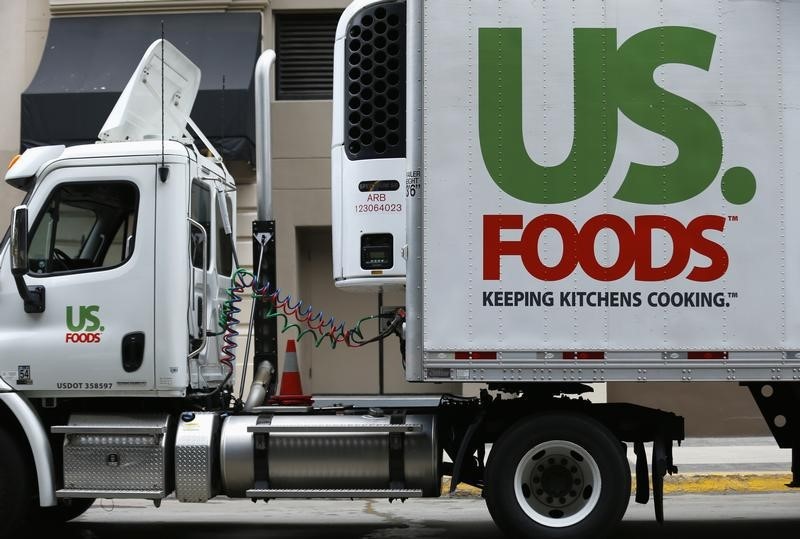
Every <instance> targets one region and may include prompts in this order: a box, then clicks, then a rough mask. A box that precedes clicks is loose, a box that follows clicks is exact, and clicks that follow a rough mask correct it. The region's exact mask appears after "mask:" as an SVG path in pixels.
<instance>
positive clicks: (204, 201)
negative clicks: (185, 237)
mask: <svg viewBox="0 0 800 539" xmlns="http://www.w3.org/2000/svg"><path fill="white" fill-rule="evenodd" d="M191 204H192V207H191V209H190V213H189V214H190V215H191V217H192V219H193V220H195V221H197V222H198V223H200V226H202V227H203V229H204V230H205V231H206V267H205V268H203V250H202V248H201V245H202V244H203V235H202V234H201V233H200V231H199V230H197V229H196V228H194V227H192V228H191V229H190V230H191V238H190V239H191V242H192V243H191V246H190V250H191V255H192V266H194V267H195V268H200V269H208V267H209V265H210V264H211V232H210V231H211V191H209V190H208V189H206V188H205V187H204V186H203V185H201V184H200V183H198V182H194V183H192V201H191Z"/></svg>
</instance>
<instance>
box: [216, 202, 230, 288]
mask: <svg viewBox="0 0 800 539" xmlns="http://www.w3.org/2000/svg"><path fill="white" fill-rule="evenodd" d="M217 201H219V198H217ZM225 204H226V206H227V209H228V219H233V206H232V204H231V199H230V198H229V197H227V196H226V197H225ZM217 273H219V274H220V275H224V276H226V277H229V276H230V275H231V273H233V245H231V240H230V238H228V235H227V234H225V225H224V224H223V221H222V212H221V211H220V208H219V204H217Z"/></svg>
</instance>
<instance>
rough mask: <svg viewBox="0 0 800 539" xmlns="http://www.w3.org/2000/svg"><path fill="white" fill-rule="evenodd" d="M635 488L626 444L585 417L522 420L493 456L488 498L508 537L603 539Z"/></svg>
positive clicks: (567, 415)
mask: <svg viewBox="0 0 800 539" xmlns="http://www.w3.org/2000/svg"><path fill="white" fill-rule="evenodd" d="M534 449H535V451H534ZM586 457H588V458H586ZM592 462H593V463H594V464H592ZM518 472H519V475H517V474H518ZM515 485H516V486H515ZM575 485H577V486H575ZM598 485H599V493H598V492H597V490H598V488H597V486H598ZM630 493H631V473H630V466H629V465H628V460H627V458H626V456H625V453H624V446H623V445H622V444H621V443H620V441H619V440H618V439H617V438H616V437H615V436H614V435H613V434H612V433H611V432H610V431H609V430H608V429H607V428H606V427H605V426H603V425H602V424H600V423H599V422H597V421H595V420H594V419H591V418H589V417H587V416H584V415H581V414H574V413H565V412H563V413H562V412H559V413H548V414H542V415H538V416H534V417H530V418H526V419H523V420H521V421H519V422H518V423H517V424H515V425H514V426H512V427H511V428H510V429H509V430H508V431H507V432H506V433H504V434H503V436H502V437H501V438H500V439H499V440H498V441H497V443H495V444H494V446H493V448H492V450H491V453H490V454H489V462H488V463H487V468H486V486H485V487H484V497H485V498H486V505H487V507H488V508H489V512H490V513H491V515H492V518H493V519H494V521H495V523H496V524H497V525H498V526H499V527H500V529H502V530H503V531H504V532H505V533H506V535H508V536H509V537H513V538H520V537H529V538H536V539H585V538H591V539H601V538H602V537H605V536H606V535H607V534H608V533H610V532H611V531H612V530H613V529H614V527H615V526H616V525H617V524H618V523H619V521H620V520H622V517H623V516H624V514H625V511H626V509H627V508H628V502H629V500H630ZM523 504H524V505H523Z"/></svg>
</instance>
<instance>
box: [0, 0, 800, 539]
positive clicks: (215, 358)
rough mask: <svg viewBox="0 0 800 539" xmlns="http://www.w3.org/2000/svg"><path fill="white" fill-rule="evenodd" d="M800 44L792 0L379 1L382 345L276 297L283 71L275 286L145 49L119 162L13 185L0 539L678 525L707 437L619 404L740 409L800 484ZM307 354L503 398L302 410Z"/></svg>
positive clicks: (360, 143)
mask: <svg viewBox="0 0 800 539" xmlns="http://www.w3.org/2000/svg"><path fill="white" fill-rule="evenodd" d="M798 23H800V4H798V3H797V2H789V1H777V2H769V3H766V2H757V1H752V2H748V1H744V2H743V1H733V0H720V1H719V2H713V3H712V2H703V3H700V2H691V3H687V2H681V1H678V0H666V1H663V0H662V1H656V0H644V1H643V0H637V1H626V0H607V1H604V2H593V1H592V2H589V1H585V2H584V1H578V2H558V1H555V0H537V1H534V2H531V1H529V0H486V1H481V2H471V1H469V0H446V1H445V0H356V1H355V2H353V3H352V4H351V5H350V6H349V7H348V8H347V9H346V10H345V11H344V13H343V15H342V17H341V20H340V23H339V26H338V29H337V32H336V40H335V45H334V97H333V123H332V125H333V132H332V140H331V166H332V170H331V177H332V185H331V194H332V198H331V203H332V210H333V211H332V214H333V226H332V246H333V253H334V260H333V268H332V273H333V279H334V281H335V282H336V284H337V286H339V287H340V288H341V289H343V290H351V291H368V292H375V291H381V290H388V289H393V288H399V289H404V290H405V305H403V306H402V307H401V308H392V309H386V310H385V311H384V312H377V313H365V314H366V315H367V317H368V318H372V319H378V320H379V321H380V322H381V324H380V330H379V331H378V332H377V333H376V334H375V335H369V334H365V333H366V331H365V330H363V329H362V328H361V324H360V323H356V324H348V323H346V322H340V321H336V320H334V319H333V318H328V317H326V316H323V315H322V314H321V312H319V311H315V310H313V309H312V308H311V307H305V306H304V304H303V303H302V302H301V301H300V300H299V299H296V298H295V299H293V298H292V297H291V296H289V295H288V293H287V292H286V291H283V292H282V291H281V290H280V289H279V287H278V281H276V275H275V242H276V241H279V238H276V236H275V223H274V221H273V216H272V202H271V200H272V199H271V187H270V181H271V180H270V176H271V173H270V142H269V137H270V131H271V126H270V121H269V107H270V101H271V97H270V81H269V73H270V68H271V65H272V63H273V62H274V60H275V55H274V53H273V52H272V51H267V52H265V53H264V54H263V55H262V57H261V58H260V59H259V61H258V64H257V66H256V72H255V85H256V116H257V118H256V126H257V163H256V166H257V173H258V185H259V188H258V219H257V220H256V221H254V222H253V224H252V231H248V232H247V234H248V235H250V233H251V232H252V243H253V260H254V267H253V270H252V271H249V270H246V269H243V268H241V267H240V265H239V256H238V253H237V251H236V242H235V241H234V240H235V238H236V236H237V230H236V222H237V221H236V219H235V208H236V182H235V181H234V179H233V178H232V176H231V175H230V174H229V173H228V171H227V169H226V167H225V164H224V162H223V160H222V158H221V157H220V155H219V153H217V152H216V150H215V149H214V148H213V145H212V144H211V143H210V142H209V141H208V140H207V138H206V137H205V136H204V135H203V134H202V131H201V130H200V129H199V127H198V126H196V125H195V124H194V123H193V122H192V120H191V118H190V111H191V109H192V104H193V101H194V97H195V95H196V93H197V88H198V86H199V80H200V72H199V70H198V68H197V67H196V66H195V65H194V64H193V63H192V62H191V61H190V60H189V59H188V58H186V57H185V56H184V55H183V54H182V53H181V52H180V51H179V50H178V49H177V48H176V47H174V46H173V45H171V44H170V43H169V42H168V41H166V40H163V39H162V40H159V41H157V42H155V43H153V45H151V47H150V48H149V49H148V50H147V51H146V52H145V54H144V56H143V58H142V60H141V62H140V64H139V66H138V67H137V68H136V71H135V72H134V74H133V76H132V78H131V80H130V82H129V83H128V85H127V86H126V88H125V90H124V91H123V93H122V95H121V96H120V99H119V101H118V102H117V104H116V106H115V107H114V109H113V110H112V112H111V114H110V115H109V117H108V119H107V121H106V123H105V125H104V126H103V127H102V129H101V131H100V133H99V134H98V142H97V143H96V144H92V145H81V146H73V147H69V148H65V147H64V146H47V147H39V148H33V149H29V150H27V151H26V152H25V153H23V154H22V155H21V156H20V157H18V158H17V159H15V161H14V162H12V165H11V166H10V168H9V170H8V172H7V173H6V176H5V180H6V182H8V183H9V184H11V185H13V186H14V187H17V188H19V189H21V190H23V191H24V192H25V199H24V201H23V203H22V204H21V205H19V206H18V207H16V208H15V209H14V212H13V216H12V222H11V226H10V227H9V231H8V233H7V234H6V238H5V239H4V241H3V244H2V247H1V248H0V453H2V455H3V459H0V535H5V534H7V533H10V532H11V531H12V530H16V529H19V528H21V527H24V526H26V525H27V524H28V523H29V522H32V521H35V522H61V521H66V520H69V519H72V518H75V517H76V516H78V515H80V514H81V513H82V512H83V511H85V510H86V509H87V508H88V507H89V506H90V505H91V503H92V502H93V500H95V499H98V498H100V499H131V498H134V499H146V500H152V501H153V502H154V503H155V504H156V506H158V505H159V504H160V503H161V501H162V500H164V499H165V498H167V497H168V496H174V497H175V498H176V499H177V500H179V501H180V502H183V503H203V502H206V501H208V500H210V499H212V498H214V497H215V496H227V497H230V498H245V499H252V500H254V501H258V500H265V501H269V500H280V499H287V498H294V499H308V498H347V499H356V498H384V499H389V500H393V499H399V500H406V499H409V498H418V497H433V498H435V497H439V496H441V495H442V484H443V478H444V477H445V476H449V477H451V480H450V492H451V493H452V492H453V491H454V490H455V488H456V486H457V485H459V484H461V483H466V484H469V485H473V486H475V487H478V488H479V489H481V490H482V493H483V497H484V498H485V500H486V504H487V507H488V509H489V512H490V513H491V516H492V518H493V519H494V520H495V522H496V523H497V525H498V526H499V527H500V528H501V529H502V530H504V531H505V532H506V533H507V534H508V535H509V536H510V537H534V538H559V539H567V538H581V537H602V536H604V535H607V534H608V533H610V532H611V531H612V530H613V529H614V527H615V526H616V525H617V523H618V522H619V521H620V520H621V518H622V517H623V515H624V514H625V511H626V509H627V507H628V504H629V501H630V499H631V497H633V499H634V500H635V501H636V502H638V503H650V502H652V504H653V507H654V513H655V518H656V519H657V520H658V521H659V522H662V521H663V519H664V509H663V485H664V477H665V476H666V475H667V474H672V473H676V472H677V471H678V470H677V467H676V464H677V463H676V462H674V459H673V453H672V448H673V444H674V443H675V442H680V441H681V440H683V438H684V422H683V418H682V417H680V416H677V415H675V414H674V413H672V412H670V411H664V410H655V409H651V408H646V407H642V406H638V405H635V404H631V403H593V402H591V401H590V400H588V399H586V398H584V395H585V394H586V393H587V392H588V391H589V390H590V389H591V388H590V384H594V383H606V382H615V381H629V382H638V383H641V384H647V383H648V382H652V381H659V382H664V381H668V382H673V383H675V384H676V385H677V384H689V383H691V384H698V383H703V382H710V381H716V382H727V383H730V384H741V385H743V386H745V387H746V388H747V389H748V390H749V391H750V393H751V394H752V395H753V397H754V398H755V400H756V403H757V404H758V406H759V408H760V410H761V411H762V413H763V415H764V418H765V420H766V421H767V424H768V425H769V428H770V429H771V431H772V433H773V434H774V437H775V440H776V442H777V443H778V445H780V447H784V448H792V457H793V459H792V472H793V474H794V475H793V477H794V481H793V483H792V484H791V485H789V486H792V487H797V486H800V415H799V414H800V408H799V407H798V403H799V402H800V293H799V292H798V290H800V288H798V282H797V281H795V280H794V278H795V276H796V275H797V274H798V270H799V269H800V268H798V265H800V250H798V247H797V245H798V244H796V243H795V241H794V240H795V239H800V238H796V237H795V234H798V232H799V231H798V230H795V228H797V227H796V226H795V225H793V224H792V223H795V221H794V219H793V218H791V211H792V210H791V208H792V206H791V200H794V199H795V198H796V197H795V195H794V191H795V190H797V189H798V188H799V187H798V186H797V182H793V181H791V178H793V177H795V178H796V176H797V174H798V172H800V168H799V167H800V161H798V158H797V155H796V154H795V153H794V152H793V151H792V148H793V147H794V146H795V145H796V144H795V143H796V142H797V134H798V133H800V113H799V112H798V111H800V108H799V107H798V103H797V95H798V94H797V88H798V82H800V81H798V80H797V77H798V74H799V73H800V57H799V56H798V51H800V43H798V40H800V34H798V33H797V32H795V31H794V30H795V29H796V28H797V27H798ZM278 277H279V276H278ZM248 302H252V303H253V309H252V311H251V313H252V314H250V319H249V321H250V330H249V331H248V332H247V336H246V337H245V336H244V335H242V336H241V338H240V340H246V344H245V345H244V346H241V344H242V343H240V342H239V341H237V335H238V331H237V327H238V328H239V329H242V326H239V325H238V324H239V323H240V322H241V323H244V322H245V319H244V314H243V313H245V312H246V309H244V310H243V308H244V306H245V304H247V303H248ZM283 331H293V332H295V333H294V334H293V335H292V336H293V337H295V338H300V337H305V338H310V339H314V340H315V341H316V343H317V344H320V345H323V346H331V347H335V346H339V347H361V346H369V345H370V344H371V343H373V342H376V341H388V342H391V341H395V342H396V344H397V345H398V346H399V347H400V350H401V353H402V358H403V363H404V367H405V377H406V380H407V381H409V382H420V383H422V382H434V383H435V382H456V383H478V384H482V386H481V387H482V389H481V390H480V394H479V396H477V397H464V396H460V395H452V394H420V395H377V394H371V395H359V394H353V395H311V396H308V397H306V396H297V395H290V396H287V395H278V394H276V387H275V386H276V379H277V374H278V372H279V365H278V359H277V358H278V355H277V338H278V334H279V333H280V332H283ZM237 346H238V348H237ZM251 347H252V349H253V350H254V354H253V363H252V367H251V366H250V365H249V364H248V363H247V359H248V357H249V354H248V350H249V349H251ZM242 348H244V349H245V351H244V353H243V354H242ZM237 368H238V369H239V371H240V373H247V372H251V371H252V374H253V376H252V385H251V386H250V389H249V391H248V392H247V393H245V391H244V389H243V388H244V384H243V383H242V382H240V384H239V386H240V387H239V389H238V390H237V388H236V384H234V379H235V372H236V369H237ZM743 391H744V390H743ZM650 443H652V450H651V451H650V452H648V451H646V447H647V448H649V447H650V446H649V445H645V444H650ZM628 446H631V447H632V448H633V453H634V455H635V461H634V463H633V466H632V467H631V466H630V465H629V462H628V459H627V457H626V449H627V447H628ZM487 448H490V449H488V450H487ZM445 455H446V456H447V457H448V458H444V457H445ZM631 468H633V469H631Z"/></svg>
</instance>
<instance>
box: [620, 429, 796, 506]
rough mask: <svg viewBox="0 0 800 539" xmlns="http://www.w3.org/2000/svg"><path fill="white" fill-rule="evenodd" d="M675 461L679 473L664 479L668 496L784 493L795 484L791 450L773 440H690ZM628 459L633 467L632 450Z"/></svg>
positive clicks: (764, 438) (677, 450) (674, 450)
mask: <svg viewBox="0 0 800 539" xmlns="http://www.w3.org/2000/svg"><path fill="white" fill-rule="evenodd" d="M646 445H647V453H648V456H649V455H650V452H651V447H650V445H649V444H646ZM673 458H674V461H675V465H676V466H677V467H678V472H679V473H678V474H677V475H674V476H667V478H666V479H665V480H664V492H665V493H667V494H690V493H691V494H709V493H734V492H736V493H744V492H781V491H788V490H789V489H788V488H787V487H786V484H787V483H790V482H791V481H792V474H791V470H792V450H791V449H780V448H779V447H778V445H777V444H776V443H775V440H773V439H772V438H771V437H752V438H689V439H687V440H684V442H683V443H682V444H681V446H680V447H677V446H676V447H675V448H674V449H673ZM628 460H629V461H630V462H631V466H632V467H633V465H634V462H635V457H634V456H633V450H632V448H629V449H628Z"/></svg>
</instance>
